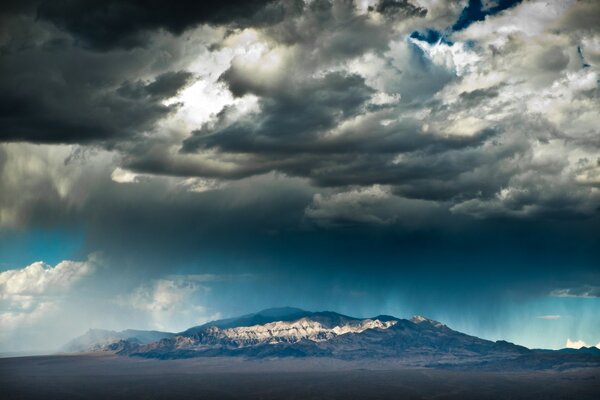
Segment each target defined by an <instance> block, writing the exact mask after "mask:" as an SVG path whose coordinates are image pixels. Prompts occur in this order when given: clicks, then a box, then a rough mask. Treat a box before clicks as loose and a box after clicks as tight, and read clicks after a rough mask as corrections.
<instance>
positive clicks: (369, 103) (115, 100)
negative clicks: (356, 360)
mask: <svg viewBox="0 0 600 400" xmlns="http://www.w3.org/2000/svg"><path fill="white" fill-rule="evenodd" d="M598 21H600V2H597V1H592V0H589V1H585V0H581V1H572V0H565V1H558V0H556V1H539V0H531V1H502V0H497V1H493V0H487V1H485V0H481V1H478V0H470V1H466V0H454V1H441V0H355V1H350V0H348V1H342V0H340V1H327V0H272V1H254V0H245V1H220V2H197V4H195V5H189V4H184V3H179V2H176V1H175V2H174V1H168V2H167V1H163V0H153V1H150V2H140V1H135V0H124V1H116V0H103V1H100V0H98V1H95V0H92V1H87V2H82V1H75V0H55V1H3V2H2V5H1V6H0V93H2V96H0V351H5V352H6V351H26V350H54V349H57V348H59V346H61V345H62V344H64V343H65V342H66V341H68V340H69V339H71V338H73V337H75V336H77V335H80V334H82V333H84V332H85V331H87V330H88V329H89V328H105V329H114V330H122V329H127V328H136V329H158V330H165V331H173V332H177V331H182V330H184V329H186V328H188V327H191V326H194V325H197V324H200V323H203V322H206V321H209V320H214V319H218V318H225V317H231V316H237V315H241V314H245V313H249V312H255V311H258V310H261V309H264V308H269V307H278V306H294V307H300V308H304V309H308V310H314V311H319V310H332V311H337V312H341V313H345V314H348V315H352V316H359V317H372V316H376V315H379V314H391V315H394V316H397V317H403V318H409V317H411V316H412V315H416V314H418V315H425V316H427V317H429V318H432V319H436V320H439V321H441V322H443V323H445V324H447V325H448V326H450V327H451V328H453V329H456V330H459V331H463V332H466V333H469V334H472V335H476V336H479V337H483V338H486V339H491V340H499V339H504V340H508V341H512V342H515V343H518V344H522V345H525V346H528V347H531V348H562V347H580V346H583V345H586V346H593V345H596V344H598V345H600V128H599V127H600V112H599V111H600V86H599V82H600V80H599V76H598V73H599V69H600V24H598Z"/></svg>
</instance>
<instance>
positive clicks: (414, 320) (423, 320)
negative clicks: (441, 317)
mask: <svg viewBox="0 0 600 400" xmlns="http://www.w3.org/2000/svg"><path fill="white" fill-rule="evenodd" d="M410 322H412V323H414V324H422V323H427V324H429V325H432V326H435V327H436V328H441V327H443V326H445V325H444V324H442V323H441V322H438V321H435V320H433V319H429V318H427V317H424V316H422V315H413V317H412V318H411V319H410Z"/></svg>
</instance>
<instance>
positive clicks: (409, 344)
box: [63, 307, 600, 369]
mask: <svg viewBox="0 0 600 400" xmlns="http://www.w3.org/2000/svg"><path fill="white" fill-rule="evenodd" d="M63 351H65V352H110V353H114V354H118V355H124V356H137V357H146V358H158V359H177V358H191V357H217V356H244V357H248V358H265V357H331V358H336V359H343V360H369V359H370V360H374V359H377V360H393V361H394V362H399V363H402V364H405V365H410V366H429V367H431V366H434V367H443V368H463V367H477V368H483V369H515V368H516V369H547V368H559V369H560V368H575V367H582V366H599V365H600V349H597V348H595V347H594V348H586V349H581V350H574V349H563V350H559V351H552V350H531V349H528V348H526V347H524V346H519V345H516V344H513V343H510V342H506V341H502V340H499V341H495V342H494V341H490V340H485V339H481V338H478V337H475V336H471V335H467V334H465V333H461V332H458V331H455V330H452V329H450V328H449V327H447V326H446V325H444V324H442V323H440V322H438V321H434V320H431V319H428V318H425V317H422V316H414V317H412V318H411V319H400V318H396V317H393V316H389V315H379V316H376V317H373V318H354V317H350V316H346V315H342V314H339V313H335V312H331V311H324V312H310V311H304V310H301V309H298V308H289V307H285V308H272V309H267V310H263V311H260V312H257V313H253V314H247V315H243V316H241V317H237V318H230V319H223V320H218V321H212V322H208V323H206V324H203V325H199V326H195V327H192V328H189V329H187V330H185V331H183V332H179V333H170V332H158V331H140V330H126V331H122V332H115V331H106V330H99V329H94V330H90V331H88V332H87V333H86V334H84V335H83V336H80V337H78V338H76V339H73V340H72V341H70V342H69V343H67V344H66V345H65V346H64V347H63Z"/></svg>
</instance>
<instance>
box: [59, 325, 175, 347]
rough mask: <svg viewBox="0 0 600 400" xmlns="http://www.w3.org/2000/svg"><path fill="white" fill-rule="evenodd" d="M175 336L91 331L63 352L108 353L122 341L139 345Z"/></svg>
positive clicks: (145, 332)
mask: <svg viewBox="0 0 600 400" xmlns="http://www.w3.org/2000/svg"><path fill="white" fill-rule="evenodd" d="M174 335H175V334H174V333H170V332H159V331H142V330H134V329H127V330H124V331H121V332H116V331H109V330H105V329H90V330H88V331H87V332H86V333H84V334H83V335H81V336H79V337H77V338H75V339H73V340H71V341H70V342H68V343H67V344H65V345H64V346H63V347H62V348H61V350H62V351H64V352H68V353H82V352H94V351H107V350H110V348H111V346H112V347H114V344H115V343H118V342H120V341H129V342H130V343H136V344H139V345H143V344H148V343H153V342H157V341H159V340H161V339H165V338H170V337H173V336H174Z"/></svg>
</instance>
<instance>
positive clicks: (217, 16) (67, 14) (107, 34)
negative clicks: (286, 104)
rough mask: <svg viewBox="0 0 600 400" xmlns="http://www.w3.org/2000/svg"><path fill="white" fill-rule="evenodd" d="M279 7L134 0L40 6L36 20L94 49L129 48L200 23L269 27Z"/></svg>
mask: <svg viewBox="0 0 600 400" xmlns="http://www.w3.org/2000/svg"><path fill="white" fill-rule="evenodd" d="M283 15H284V9H283V6H282V5H281V4H278V3H277V2H275V1H268V0H227V1H219V2H187V1H164V0H152V1H139V0H126V1H116V0H109V1H103V0H93V1H79V0H59V1H44V2H43V3H41V4H40V7H39V9H38V16H39V17H40V18H43V19H46V20H48V21H51V22H53V23H54V24H56V25H57V26H58V27H60V28H61V29H64V30H66V31H68V32H69V33H71V34H73V35H74V36H75V37H77V38H78V39H80V40H81V41H83V43H84V44H85V45H87V46H89V47H91V48H94V49H97V50H104V51H105V50H109V49H113V48H124V49H132V48H134V47H137V46H144V45H147V44H148V39H149V33H150V32H151V31H154V30H159V29H164V30H165V31H168V32H170V33H172V34H175V35H179V34H181V33H182V32H184V31H185V30H186V29H188V28H191V27H194V26H196V25H199V24H213V25H231V26H232V27H244V26H249V25H262V24H270V23H275V22H277V21H280V20H281V19H282V18H283Z"/></svg>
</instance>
